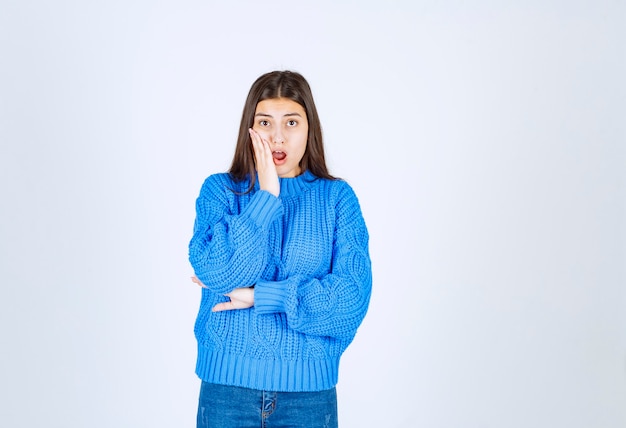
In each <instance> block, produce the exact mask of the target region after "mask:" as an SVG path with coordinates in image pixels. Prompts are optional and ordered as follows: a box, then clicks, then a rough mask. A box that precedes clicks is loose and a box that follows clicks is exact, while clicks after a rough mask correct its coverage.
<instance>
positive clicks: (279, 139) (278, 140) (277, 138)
mask: <svg viewBox="0 0 626 428" xmlns="http://www.w3.org/2000/svg"><path fill="white" fill-rule="evenodd" d="M272 140H273V142H274V144H283V143H284V142H285V137H284V136H283V133H282V131H281V130H280V128H277V129H276V130H275V131H274V135H273V136H272Z"/></svg>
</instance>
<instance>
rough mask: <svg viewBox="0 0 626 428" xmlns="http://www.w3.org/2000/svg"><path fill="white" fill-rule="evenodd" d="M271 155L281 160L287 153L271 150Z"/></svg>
mask: <svg viewBox="0 0 626 428" xmlns="http://www.w3.org/2000/svg"><path fill="white" fill-rule="evenodd" d="M272 156H273V157H274V159H276V160H278V161H281V160H283V159H285V158H286V157H287V153H285V152H279V151H276V152H272Z"/></svg>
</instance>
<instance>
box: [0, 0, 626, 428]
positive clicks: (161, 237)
mask: <svg viewBox="0 0 626 428" xmlns="http://www.w3.org/2000/svg"><path fill="white" fill-rule="evenodd" d="M468 3H470V2H463V1H440V2H434V1H431V2H425V1H410V0H406V1H387V2H382V1H380V2H368V1H341V0H339V1H330V0H318V1H316V2H296V1H274V0H267V1H239V2H235V1H232V2H226V1H224V2H217V1H173V0H163V1H147V0H146V1H122V0H114V1H108V2H105V1H101V2H96V1H78V0H77V1H68V0H65V1H56V2H46V1H28V0H19V1H18V0H2V2H1V3H0V143H1V152H0V192H1V204H2V206H1V210H0V216H1V217H0V251H1V254H0V269H1V270H0V282H1V288H0V290H1V291H0V293H1V294H0V326H1V327H0V328H1V330H0V338H1V344H2V345H1V346H2V348H1V349H2V351H1V354H0V376H1V377H0V395H1V396H0V426H3V427H11V428H18V427H29V428H30V427H35V426H46V427H63V428H73V427H77V428H79V427H80V428H82V427H96V428H97V427H106V428H110V427H192V426H194V423H195V411H196V403H197V396H198V389H199V381H198V380H197V379H196V377H195V375H194V364H195V341H194V338H193V333H192V329H193V322H194V319H195V315H196V311H197V307H198V302H199V290H198V289H197V288H196V286H194V285H193V284H192V283H191V282H190V280H189V277H190V275H191V274H192V271H191V268H190V266H189V264H188V261H187V244H188V241H189V239H190V237H191V229H192V224H193V219H194V202H195V198H196V196H197V194H198V192H199V189H200V185H201V184H202V181H203V180H204V178H205V177H206V176H208V175H209V174H211V173H214V172H220V171H224V170H226V169H227V168H228V166H229V164H230V160H231V157H232V154H233V149H234V144H235V139H236V131H237V127H238V123H239V119H240V114H241V109H242V108H243V103H244V99H245V96H246V94H247V91H248V89H249V87H250V85H251V84H252V82H253V81H254V79H256V77H258V76H259V75H260V74H262V73H264V72H267V71H271V70H274V69H293V70H297V71H300V72H301V73H303V74H304V76H305V77H306V78H307V79H308V80H309V82H310V84H311V86H312V88H313V91H314V95H315V97H316V101H317V104H318V109H319V111H320V115H321V119H322V124H323V127H324V132H325V138H326V144H327V152H328V159H329V164H330V168H331V171H332V172H333V173H334V174H335V175H338V176H340V177H343V178H345V179H347V180H348V182H349V183H351V184H352V186H353V187H354V189H355V190H356V192H357V194H358V195H359V198H360V201H361V204H362V209H363V212H364V215H365V218H366V221H367V224H368V227H369V230H370V235H371V241H370V244H371V257H372V260H373V268H374V291H373V296H372V301H371V306H370V312H369V314H368V316H367V317H366V319H365V322H364V323H363V325H362V327H361V329H360V330H359V334H358V335H357V338H356V340H355V342H354V343H353V345H352V346H351V347H350V348H349V349H348V351H347V352H346V354H345V355H344V358H343V360H342V365H341V371H340V381H339V386H338V390H339V400H340V409H339V410H340V422H341V426H342V427H344V428H345V427H348V428H349V427H435V428H457V427H472V428H474V427H475V428H487V427H494V428H495V427H498V428H500V427H506V428H515V427H545V428H554V427H568V428H621V427H624V426H626V173H625V171H626V138H625V137H626V125H625V124H626V120H625V119H626V84H625V78H624V76H626V49H625V46H626V30H625V28H626V27H625V25H624V22H626V7H625V6H624V3H623V2H618V1H609V0H600V1H591V0H590V1H565V0H563V1H529V0H524V1H517V2H506V1H505V2H503V1H495V0H494V1H488V0H483V1H476V2H471V3H473V5H471V6H470V5H468Z"/></svg>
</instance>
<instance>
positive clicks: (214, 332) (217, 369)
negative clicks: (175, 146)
mask: <svg viewBox="0 0 626 428" xmlns="http://www.w3.org/2000/svg"><path fill="white" fill-rule="evenodd" d="M279 180H280V186H281V190H280V196H279V197H278V198H277V197H275V196H273V195H272V194H270V193H269V192H266V191H263V190H260V189H259V187H258V181H257V184H256V185H255V188H254V189H253V190H252V191H251V192H250V193H247V194H243V193H244V192H245V191H246V190H247V188H248V186H249V182H242V183H235V182H233V181H232V180H231V179H230V176H229V175H228V174H215V175H212V176H210V177H209V178H207V180H206V181H205V182H204V185H203V186H202V190H201V192H200V196H199V197H198V200H197V202H196V211H197V217H196V222H195V225H194V234H193V237H192V239H191V242H190V244H189V260H190V262H191V264H192V266H193V268H194V271H195V274H196V276H197V277H198V278H199V279H200V280H201V281H202V283H203V284H204V285H205V286H206V288H204V289H202V300H201V303H200V311H199V314H198V318H197V320H196V325H195V334H196V338H197V340H198V361H197V366H196V373H197V374H198V376H199V377H200V378H201V379H203V380H205V381H207V382H213V383H220V384H226V385H234V386H242V387H247V388H255V389H262V390H269V391H321V390H324V389H329V388H332V387H333V386H335V385H336V383H337V371H338V366H339V359H340V357H341V354H342V353H343V352H344V351H345V349H346V348H347V346H348V345H349V344H350V342H351V341H352V339H353V338H354V335H355V333H356V330H357V328H358V326H359V325H360V323H361V321H362V320H363V317H364V316H365V313H366V312H367V307H368V304H369V298H370V292H371V285H372V275H371V265H370V259H369V253H368V233H367V229H366V227H365V222H364V221H363V216H362V215H361V209H360V207H359V203H358V200H357V197H356V195H355V194H354V192H353V190H352V188H351V187H350V186H349V185H348V184H347V183H346V182H345V181H342V180H325V179H319V178H316V177H314V176H313V175H312V174H310V173H309V172H305V173H304V174H302V175H300V176H298V177H294V178H281V179H279ZM253 285H254V286H255V292H254V299H255V305H254V307H252V308H250V309H243V310H235V311H226V312H212V311H211V308H212V307H213V306H214V305H215V304H216V303H218V302H223V301H227V300H228V299H227V298H226V297H224V294H225V293H228V292H229V291H231V290H233V289H235V288H238V287H250V286H253Z"/></svg>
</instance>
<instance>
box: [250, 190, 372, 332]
mask: <svg viewBox="0 0 626 428" xmlns="http://www.w3.org/2000/svg"><path fill="white" fill-rule="evenodd" d="M345 189H346V191H345V192H344V193H343V195H342V197H341V198H340V200H339V202H338V204H337V209H336V212H337V220H336V228H335V237H334V238H335V239H334V242H333V255H332V266H331V269H330V272H329V273H328V274H326V275H324V276H322V277H320V278H310V277H309V278H307V277H305V276H303V275H296V276H292V277H290V278H288V279H285V280H283V281H258V282H257V284H256V287H255V295H254V298H255V309H256V310H257V312H258V313H261V314H263V313H279V312H282V313H285V314H286V316H287V323H288V325H289V327H290V328H292V329H294V330H296V331H298V332H301V333H304V334H309V335H315V336H329V337H335V338H339V339H348V340H351V339H352V338H353V337H354V335H355V334H356V330H357V328H358V327H359V325H360V324H361V321H362V320H363V318H364V317H365V313H366V312H367V308H368V305H369V299H370V294H371V287H372V270H371V262H370V258H369V251H368V240H369V236H368V232H367V228H366V226H365V222H364V220H363V216H362V214H361V210H360V207H359V204H358V200H357V198H356V195H355V194H354V192H353V191H352V189H351V188H350V187H349V186H347V185H345Z"/></svg>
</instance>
